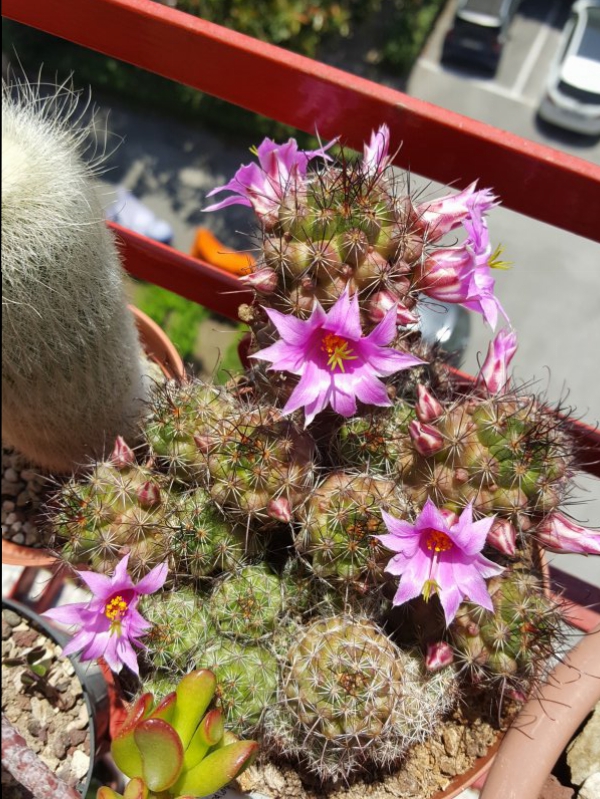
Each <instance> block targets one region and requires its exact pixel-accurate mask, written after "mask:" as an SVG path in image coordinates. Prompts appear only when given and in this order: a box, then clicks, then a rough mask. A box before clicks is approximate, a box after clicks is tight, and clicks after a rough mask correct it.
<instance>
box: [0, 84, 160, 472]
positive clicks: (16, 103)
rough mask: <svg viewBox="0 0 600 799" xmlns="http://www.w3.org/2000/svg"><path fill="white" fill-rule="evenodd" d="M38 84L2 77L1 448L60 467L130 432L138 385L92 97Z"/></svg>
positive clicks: (138, 354) (141, 392) (137, 353)
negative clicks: (105, 205)
mask: <svg viewBox="0 0 600 799" xmlns="http://www.w3.org/2000/svg"><path fill="white" fill-rule="evenodd" d="M45 89H46V87H43V86H42V84H41V83H40V82H38V83H37V84H32V83H29V82H27V81H26V80H19V81H12V80H10V82H9V81H4V80H3V81H2V233H3V235H2V441H3V445H6V446H12V447H14V448H15V449H16V450H18V451H19V452H21V453H22V454H23V455H25V456H26V457H27V458H28V459H29V460H30V461H31V462H32V463H34V464H36V465H38V466H40V467H42V468H45V469H49V470H52V471H57V472H62V471H71V470H72V469H73V468H77V466H78V465H80V464H82V463H84V462H85V461H86V459H87V458H88V457H89V456H94V455H96V456H97V455H101V454H102V453H103V452H106V451H110V449H111V448H112V443H113V442H114V439H115V438H116V436H117V435H119V434H121V435H123V436H125V437H126V438H128V439H131V438H132V437H133V436H134V435H135V434H136V431H137V425H138V423H139V417H140V414H141V411H142V407H143V400H144V398H145V391H146V387H145V381H144V376H143V368H144V367H143V358H142V351H141V347H140V344H139V340H138V335H137V332H136V328H135V323H134V319H133V316H132V314H131V312H130V311H129V310H128V309H127V300H126V295H125V287H124V282H123V270H122V267H121V263H120V259H119V254H118V251H117V248H116V246H115V242H114V240H113V237H112V235H111V233H110V231H109V230H108V229H107V228H106V225H105V223H104V218H103V213H102V207H101V203H100V200H99V197H98V194H97V186H96V172H97V170H98V166H99V163H100V161H101V159H102V156H100V158H99V157H98V155H97V152H96V151H92V154H91V155H92V157H91V161H89V160H88V159H87V158H84V155H85V154H86V150H87V149H88V148H89V143H90V141H92V142H93V141H94V140H95V137H94V136H93V135H92V136H91V135H90V134H91V133H92V128H93V125H94V117H93V115H92V118H91V121H89V115H88V114H87V111H88V106H89V102H88V103H87V104H86V103H81V102H80V97H79V95H78V94H77V93H75V92H74V91H73V90H72V88H70V87H69V86H68V85H65V84H63V85H60V86H57V87H55V90H54V91H53V92H50V93H49V94H48V96H46V91H45ZM85 119H88V121H87V122H86V121H84V120H85ZM92 147H94V145H93V144H92ZM101 149H102V148H101ZM87 155H89V153H88V154H87Z"/></svg>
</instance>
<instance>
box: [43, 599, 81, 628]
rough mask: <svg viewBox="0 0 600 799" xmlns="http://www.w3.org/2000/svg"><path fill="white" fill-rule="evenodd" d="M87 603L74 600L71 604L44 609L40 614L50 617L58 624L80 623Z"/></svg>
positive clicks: (46, 617)
mask: <svg viewBox="0 0 600 799" xmlns="http://www.w3.org/2000/svg"><path fill="white" fill-rule="evenodd" d="M87 607H88V606H87V604H86V603H84V602H75V603H73V604H71V605H60V606H59V607H57V608H50V610H46V611H44V613H42V614H41V615H42V616H43V617H44V618H45V619H52V621H57V622H58V623H59V624H77V625H81V624H82V621H83V619H84V618H85V616H86V612H87Z"/></svg>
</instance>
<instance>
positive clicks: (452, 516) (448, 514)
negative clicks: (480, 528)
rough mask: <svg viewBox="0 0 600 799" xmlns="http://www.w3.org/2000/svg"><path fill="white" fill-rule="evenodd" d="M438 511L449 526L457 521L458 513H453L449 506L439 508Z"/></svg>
mask: <svg viewBox="0 0 600 799" xmlns="http://www.w3.org/2000/svg"><path fill="white" fill-rule="evenodd" d="M439 511H440V513H441V514H442V516H443V517H444V519H445V520H446V523H447V524H448V525H449V526H450V527H452V525H453V524H456V522H457V521H458V514H456V513H454V511H453V510H450V509H449V508H439Z"/></svg>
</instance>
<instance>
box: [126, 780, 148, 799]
mask: <svg viewBox="0 0 600 799" xmlns="http://www.w3.org/2000/svg"><path fill="white" fill-rule="evenodd" d="M149 794H150V792H149V790H148V786H147V785H146V784H145V783H144V781H143V780H141V779H138V778H137V777H136V778H135V779H133V780H131V782H130V783H129V784H128V785H127V787H126V788H125V793H124V794H123V799H148V797H149Z"/></svg>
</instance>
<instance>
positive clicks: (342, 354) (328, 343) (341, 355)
mask: <svg viewBox="0 0 600 799" xmlns="http://www.w3.org/2000/svg"><path fill="white" fill-rule="evenodd" d="M321 349H322V350H323V352H326V353H327V355H329V358H328V360H327V366H328V367H329V368H330V369H331V371H332V372H333V371H334V370H335V369H336V367H337V368H338V369H340V371H342V372H343V371H344V361H355V360H357V357H358V356H356V355H352V349H351V347H350V345H349V344H348V342H347V341H346V339H343V338H342V337H341V336H337V335H336V334H335V333H327V334H326V335H325V336H323V341H322V343H321Z"/></svg>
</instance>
